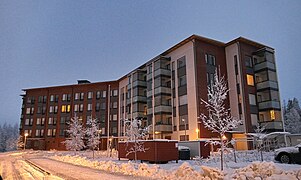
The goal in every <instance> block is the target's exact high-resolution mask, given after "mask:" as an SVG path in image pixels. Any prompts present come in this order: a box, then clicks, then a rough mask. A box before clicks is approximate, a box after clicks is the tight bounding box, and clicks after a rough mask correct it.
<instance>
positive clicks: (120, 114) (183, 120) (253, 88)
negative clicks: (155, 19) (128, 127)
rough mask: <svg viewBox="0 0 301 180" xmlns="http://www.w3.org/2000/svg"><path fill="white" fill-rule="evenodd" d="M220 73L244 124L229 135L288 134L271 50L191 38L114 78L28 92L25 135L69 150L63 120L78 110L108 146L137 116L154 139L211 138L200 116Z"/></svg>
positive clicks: (40, 144) (31, 141)
mask: <svg viewBox="0 0 301 180" xmlns="http://www.w3.org/2000/svg"><path fill="white" fill-rule="evenodd" d="M217 68H218V69H219V72H220V74H221V75H223V76H225V78H226V79H227V80H228V86H229V88H230V92H229V97H228V99H227V102H226V106H227V107H229V108H230V110H231V114H232V115H233V116H234V117H237V118H240V119H242V120H243V123H242V124H241V125H240V126H239V127H238V128H237V129H235V130H233V131H232V132H229V137H230V138H237V139H239V138H240V139H241V138H245V137H246V133H249V132H254V129H255V127H256V125H257V124H261V125H264V126H265V127H266V130H267V131H268V132H273V131H283V126H282V124H283V123H282V118H281V105H280V98H279V87H278V80H277V73H276V64H275V55H274V49H273V48H271V47H268V46H266V45H263V44H260V43H257V42H254V41H251V40H248V39H246V38H243V37H239V38H237V39H234V40H232V41H230V42H228V43H223V42H219V41H216V40H212V39H208V38H205V37H201V36H197V35H192V36H190V37H188V38H186V39H185V40H183V41H181V42H179V43H178V44H176V45H175V46H173V47H171V48H169V49H168V50H166V51H165V52H163V53H161V54H160V55H158V56H156V57H154V58H153V59H151V60H149V61H148V62H146V63H145V64H143V65H141V66H140V67H138V68H137V69H134V70H133V71H132V72H129V73H127V74H126V75H125V76H123V77H121V78H120V79H118V80H116V81H110V82H98V83H90V82H88V81H79V83H78V84H75V85H66V86H57V87H45V88H33V89H25V90H24V91H25V94H24V95H23V105H22V115H21V131H20V133H21V135H23V134H24V133H29V137H28V143H27V146H26V147H28V148H35V149H64V148H65V147H64V145H63V144H62V143H61V142H62V141H63V140H64V139H65V138H66V133H65V130H66V128H67V125H66V122H68V121H69V119H70V117H73V116H74V115H75V113H76V114H77V115H78V116H79V117H80V119H82V120H83V124H85V123H86V121H87V118H88V116H91V115H92V116H93V117H96V118H97V119H98V120H99V128H100V129H101V130H102V131H101V132H102V134H101V135H102V137H103V143H102V146H103V147H106V139H105V138H106V137H108V136H109V137H115V138H114V139H115V140H116V141H118V137H120V138H122V136H123V134H124V126H123V125H124V123H123V122H124V120H125V119H133V118H139V119H141V120H142V122H143V123H142V125H143V126H149V125H151V127H152V128H151V130H150V135H149V138H150V139H153V138H155V139H174V140H180V141H183V140H196V139H210V138H214V137H216V135H215V134H213V133H211V132H210V131H208V130H207V129H206V128H204V126H203V124H202V123H201V122H200V120H199V119H198V116H199V115H200V114H201V113H207V112H206V109H205V107H204V105H203V104H202V103H201V99H204V100H206V99H207V96H208V95H207V86H208V85H210V83H211V82H212V81H213V75H214V73H215V70H216V69H217ZM42 122H43V123H42ZM108 123H109V126H108ZM107 127H109V131H108V130H107ZM107 133H109V134H107ZM239 146H240V148H241V149H243V148H247V143H246V142H244V143H240V144H239Z"/></svg>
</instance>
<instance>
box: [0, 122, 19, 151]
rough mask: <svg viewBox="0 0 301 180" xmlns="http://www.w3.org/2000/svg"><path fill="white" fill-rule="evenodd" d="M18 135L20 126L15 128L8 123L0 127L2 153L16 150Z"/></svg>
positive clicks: (0, 148)
mask: <svg viewBox="0 0 301 180" xmlns="http://www.w3.org/2000/svg"><path fill="white" fill-rule="evenodd" d="M18 135H19V127H18V124H15V125H14V126H12V125H11V124H7V123H4V125H3V126H1V125H0V152H5V151H13V150H16V149H17V146H16V144H17V139H18Z"/></svg>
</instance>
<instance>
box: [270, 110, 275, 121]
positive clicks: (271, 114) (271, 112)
mask: <svg viewBox="0 0 301 180" xmlns="http://www.w3.org/2000/svg"><path fill="white" fill-rule="evenodd" d="M270 117H271V120H275V119H276V116H275V111H274V110H270Z"/></svg>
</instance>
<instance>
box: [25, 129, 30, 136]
mask: <svg viewBox="0 0 301 180" xmlns="http://www.w3.org/2000/svg"><path fill="white" fill-rule="evenodd" d="M31 133H32V131H31V129H29V130H28V129H26V130H24V134H28V136H29V137H30V136H31Z"/></svg>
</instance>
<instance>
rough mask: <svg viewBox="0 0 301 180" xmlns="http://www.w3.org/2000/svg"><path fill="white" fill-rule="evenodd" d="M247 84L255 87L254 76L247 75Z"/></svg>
mask: <svg viewBox="0 0 301 180" xmlns="http://www.w3.org/2000/svg"><path fill="white" fill-rule="evenodd" d="M247 84H248V85H249V86H254V76H253V75H250V74H247Z"/></svg>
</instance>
